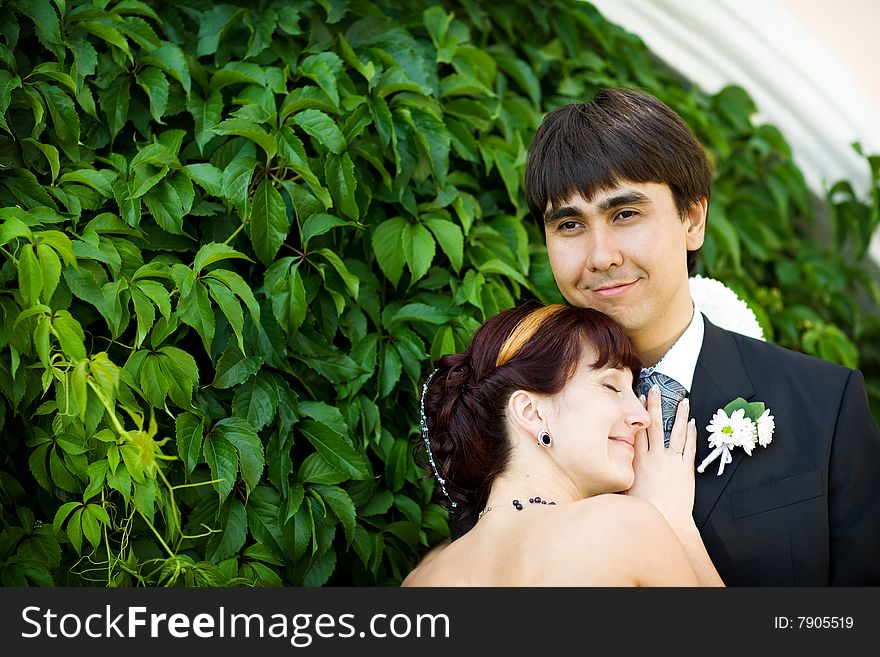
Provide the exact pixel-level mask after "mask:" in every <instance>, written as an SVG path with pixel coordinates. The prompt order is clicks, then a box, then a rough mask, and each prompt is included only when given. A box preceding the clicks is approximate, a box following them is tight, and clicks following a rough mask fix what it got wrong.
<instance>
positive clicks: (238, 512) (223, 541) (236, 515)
mask: <svg viewBox="0 0 880 657" xmlns="http://www.w3.org/2000/svg"><path fill="white" fill-rule="evenodd" d="M218 525H219V527H220V530H221V531H220V532H218V533H215V534H211V538H209V539H208V545H207V546H206V548H205V558H206V559H207V560H208V561H213V562H215V563H216V562H218V561H223V560H224V559H228V558H230V557H233V556H235V555H236V554H238V552H239V550H241V548H242V546H243V545H244V542H245V540H246V539H247V511H246V510H245V508H244V505H243V504H242V503H241V502H240V501H239V500H237V499H236V498H234V497H232V498H230V499H228V500H226V503H225V504H224V505H223V508H222V509H221V510H220V517H219V518H218Z"/></svg>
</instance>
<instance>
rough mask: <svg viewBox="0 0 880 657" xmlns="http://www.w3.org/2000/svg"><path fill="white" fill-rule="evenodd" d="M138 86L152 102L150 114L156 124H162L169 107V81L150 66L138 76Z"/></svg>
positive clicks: (160, 72)
mask: <svg viewBox="0 0 880 657" xmlns="http://www.w3.org/2000/svg"><path fill="white" fill-rule="evenodd" d="M136 80H137V83H138V86H139V87H140V88H141V89H143V90H144V92H145V93H146V94H147V98H149V100H150V114H151V115H152V117H153V120H154V121H156V123H162V117H163V116H164V115H165V108H166V107H167V106H168V79H167V78H166V77H165V74H164V73H162V71H160V70H159V69H158V68H153V67H152V66H148V67H146V68H144V69H142V70H141V71H140V72H139V73H138V74H137V78H136Z"/></svg>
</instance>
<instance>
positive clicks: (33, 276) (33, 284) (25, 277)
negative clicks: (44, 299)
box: [18, 243, 43, 306]
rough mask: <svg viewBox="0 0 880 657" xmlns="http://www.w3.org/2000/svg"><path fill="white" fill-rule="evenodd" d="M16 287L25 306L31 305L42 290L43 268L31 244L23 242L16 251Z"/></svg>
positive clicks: (37, 298)
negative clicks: (17, 251)
mask: <svg viewBox="0 0 880 657" xmlns="http://www.w3.org/2000/svg"><path fill="white" fill-rule="evenodd" d="M18 289H19V290H21V295H22V297H24V303H25V305H26V306H33V305H34V304H35V303H37V301H38V300H39V298H40V293H41V292H42V291H43V270H42V269H41V268H40V262H39V260H37V256H36V255H35V254H34V246H33V245H32V244H29V243H28V244H24V245H23V246H22V248H21V250H20V251H19V253H18Z"/></svg>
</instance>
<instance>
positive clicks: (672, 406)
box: [636, 371, 688, 447]
mask: <svg viewBox="0 0 880 657" xmlns="http://www.w3.org/2000/svg"><path fill="white" fill-rule="evenodd" d="M655 383H656V384H657V385H659V386H660V400H661V407H662V409H663V435H664V441H663V442H664V444H665V445H666V447H669V434H671V433H672V425H673V424H674V423H675V412H676V410H678V404H679V402H680V401H681V400H682V399H684V398H685V397H687V394H688V393H687V390H685V388H684V386H683V385H681V384H680V383H679V382H678V381H676V380H675V379H673V378H672V377H671V376H666V375H665V374H661V373H660V372H654V371H652V372H651V373H650V374H647V375H645V376H640V377H639V384H638V386H637V387H636V392H637V393H638V394H639V395H644V396H645V397H647V396H648V391H649V390H650V389H651V386H653V385H654V384H655Z"/></svg>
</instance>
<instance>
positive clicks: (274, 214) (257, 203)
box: [250, 178, 290, 265]
mask: <svg viewBox="0 0 880 657" xmlns="http://www.w3.org/2000/svg"><path fill="white" fill-rule="evenodd" d="M250 229H251V230H250V233H251V243H253V245H254V251H255V252H256V254H257V257H258V258H259V259H260V260H261V261H262V262H263V263H264V264H266V265H268V264H270V263H271V262H272V260H273V259H274V258H275V254H276V253H278V249H279V248H281V244H282V243H283V242H284V239H285V238H286V237H287V233H288V232H289V231H290V219H288V216H287V208H286V207H285V205H284V200H283V199H282V198H281V194H279V193H278V190H277V189H275V186H274V185H273V184H272V183H271V182H270V181H269V179H268V178H266V179H263V181H262V182H261V183H260V186H259V187H257V191H256V193H255V194H254V200H253V206H252V208H251V220H250Z"/></svg>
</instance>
